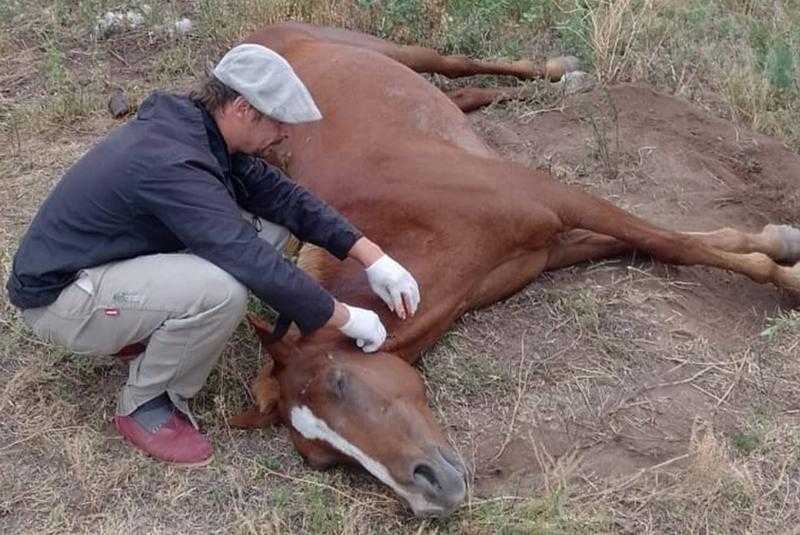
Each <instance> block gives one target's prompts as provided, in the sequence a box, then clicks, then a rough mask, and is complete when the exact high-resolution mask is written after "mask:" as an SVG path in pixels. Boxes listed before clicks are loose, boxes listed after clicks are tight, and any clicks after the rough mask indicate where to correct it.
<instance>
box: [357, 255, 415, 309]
mask: <svg viewBox="0 0 800 535" xmlns="http://www.w3.org/2000/svg"><path fill="white" fill-rule="evenodd" d="M367 279H369V285H370V287H371V288H372V291H373V292H375V293H376V294H378V296H379V297H380V298H381V299H383V302H384V303H386V305H387V306H388V307H389V309H390V310H392V311H393V312H394V313H395V314H397V316H398V317H399V318H400V319H406V316H407V315H408V316H413V315H414V314H415V313H416V312H417V306H418V305H419V285H418V284H417V281H416V280H414V277H413V276H412V275H411V273H409V272H408V271H407V270H406V269H405V268H404V267H403V266H401V265H400V264H398V263H397V262H395V261H394V260H393V259H392V257H390V256H389V255H387V254H384V255H383V256H382V257H380V258H379V259H378V260H377V261H376V262H375V263H373V264H372V265H370V266H369V267H367Z"/></svg>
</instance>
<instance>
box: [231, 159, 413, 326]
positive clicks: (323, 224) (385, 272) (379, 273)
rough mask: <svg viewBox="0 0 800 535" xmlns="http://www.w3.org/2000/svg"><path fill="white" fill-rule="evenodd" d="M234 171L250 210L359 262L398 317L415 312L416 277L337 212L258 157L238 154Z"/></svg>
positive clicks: (373, 288)
mask: <svg viewBox="0 0 800 535" xmlns="http://www.w3.org/2000/svg"><path fill="white" fill-rule="evenodd" d="M233 172H234V174H235V175H236V176H237V177H238V178H239V179H240V180H241V181H242V184H243V186H244V188H243V189H244V191H241V192H240V197H241V199H240V203H241V204H242V206H243V207H244V208H245V209H246V210H247V211H249V212H251V213H253V214H255V215H257V216H260V217H263V218H264V219H267V220H268V221H271V222H273V223H277V224H279V225H283V226H285V227H287V228H288V229H289V230H290V231H291V232H292V233H293V234H294V235H295V236H297V237H298V238H299V239H300V240H302V241H308V242H311V243H313V244H315V245H319V246H320V247H322V248H324V249H326V250H328V251H329V252H330V253H332V254H333V255H334V256H336V257H337V258H339V259H344V258H346V257H350V258H353V259H355V260H357V261H358V262H360V263H361V265H362V266H364V268H365V269H366V272H367V277H368V279H369V283H370V287H371V288H372V290H373V291H374V292H375V293H376V294H377V295H378V296H379V297H380V298H381V299H382V300H383V301H384V302H385V303H386V305H387V306H388V307H389V308H390V309H391V310H392V311H393V312H394V313H395V314H397V315H398V317H400V318H401V319H405V318H406V317H408V316H413V315H414V314H415V313H416V311H417V306H418V305H419V301H420V295H419V286H418V285H417V282H416V281H415V280H414V277H413V276H412V275H411V274H410V273H409V272H408V271H407V270H406V269H405V268H403V267H402V266H401V265H400V264H398V263H397V262H395V261H394V260H393V259H392V258H391V257H389V256H388V255H386V254H385V253H384V252H383V250H382V249H381V248H380V247H379V246H378V245H377V244H375V243H374V242H372V241H371V240H369V239H368V238H366V237H364V236H363V235H362V234H361V233H360V232H359V231H358V230H357V229H356V228H355V227H353V226H352V225H351V224H350V223H349V222H348V221H347V219H345V218H344V217H343V216H342V215H341V214H339V213H338V212H337V211H336V210H334V209H333V208H331V207H330V206H328V205H327V204H326V203H325V202H324V201H322V200H320V199H318V198H317V197H316V196H314V195H313V194H312V193H311V192H309V191H308V190H306V189H305V188H303V187H302V186H300V185H298V184H296V183H295V182H294V181H292V180H291V179H290V178H288V177H287V176H286V175H285V174H283V172H282V171H281V170H280V169H278V168H277V167H274V166H272V165H269V164H268V163H266V162H264V161H263V160H261V159H259V158H254V157H252V156H246V155H243V154H237V155H236V156H234V158H233Z"/></svg>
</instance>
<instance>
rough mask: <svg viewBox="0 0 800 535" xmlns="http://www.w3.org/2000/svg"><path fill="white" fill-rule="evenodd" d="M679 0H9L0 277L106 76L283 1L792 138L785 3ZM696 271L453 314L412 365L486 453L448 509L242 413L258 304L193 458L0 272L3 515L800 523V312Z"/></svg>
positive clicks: (258, 526) (300, 13)
mask: <svg viewBox="0 0 800 535" xmlns="http://www.w3.org/2000/svg"><path fill="white" fill-rule="evenodd" d="M668 4H669V5H666V4H665V3H660V2H655V1H650V0H646V1H643V2H633V1H620V2H607V1H604V0H602V1H593V2H572V1H567V0H564V1H560V2H533V1H525V0H514V1H508V2H490V1H488V0H475V1H473V2H467V1H466V0H462V1H454V0H453V1H445V0H425V1H422V0H405V1H400V0H396V1H392V2H390V1H388V0H384V1H383V2H356V1H350V0H334V1H331V2H321V1H315V0H276V1H266V0H261V1H259V0H247V1H244V2H233V1H228V0H216V1H211V0H204V1H201V2H179V1H171V2H165V3H162V5H163V12H162V13H161V14H160V15H159V17H156V16H153V17H151V19H149V20H148V21H147V24H146V25H145V26H144V27H142V28H139V29H136V30H130V31H127V32H123V33H120V34H117V35H114V36H112V37H110V38H108V39H105V40H98V39H97V38H96V36H93V34H92V29H91V28H92V24H93V21H94V20H95V17H96V16H97V15H98V14H100V13H102V12H104V11H105V10H107V9H111V8H116V7H118V6H119V5H120V4H119V2H116V1H111V0H108V1H106V0H96V1H93V2H82V3H80V5H79V6H78V7H77V8H76V7H75V5H74V4H73V3H71V2H66V1H59V0H54V1H44V0H39V1H35V2H21V1H12V0H9V1H7V2H5V3H2V4H0V27H2V31H0V142H1V143H0V176H2V177H3V179H2V180H3V187H2V188H0V205H1V206H2V207H3V209H2V211H0V278H2V279H3V280H5V278H6V276H7V274H8V271H9V266H10V263H11V259H12V255H13V252H14V250H15V249H16V243H17V241H18V240H19V239H20V237H21V235H22V233H23V232H24V229H25V227H26V225H27V224H28V222H29V221H30V219H31V217H32V216H33V214H34V213H35V210H36V208H37V206H38V204H39V203H40V202H41V200H42V199H43V198H44V196H45V195H46V194H47V192H48V191H49V189H50V188H51V187H52V185H53V184H54V182H55V181H56V180H57V179H58V177H59V175H60V174H61V172H63V170H64V169H66V168H67V167H68V166H69V165H70V164H71V163H72V162H74V161H75V160H76V159H77V158H78V157H79V156H80V154H82V153H83V152H84V151H85V150H87V149H88V147H90V146H91V145H92V143H94V142H95V140H96V139H97V138H98V137H100V136H102V135H103V134H105V133H106V132H108V131H109V130H110V129H111V128H113V126H114V125H115V124H116V123H115V122H114V121H112V120H111V119H109V118H108V117H107V114H106V112H105V102H106V99H107V97H108V96H109V94H110V91H111V90H112V89H113V88H114V87H118V86H119V87H123V88H125V89H126V90H127V91H128V92H129V94H131V95H132V97H133V98H134V99H140V98H141V97H142V96H143V95H144V94H146V93H147V92H148V91H149V90H151V89H153V88H156V87H170V88H179V87H185V86H186V85H187V84H188V83H189V82H190V81H191V80H192V79H193V77H194V76H195V75H196V74H198V73H200V72H202V71H203V69H204V68H205V66H206V65H207V63H208V62H209V61H213V59H214V58H216V57H217V56H218V54H219V51H220V50H221V49H222V48H223V47H224V46H227V45H228V44H229V43H231V42H232V41H235V40H236V39H237V38H239V37H240V36H241V35H243V34H244V33H246V32H247V31H248V30H250V29H252V28H254V27H255V26H257V25H260V24H262V23H264V22H270V21H278V20H286V19H301V20H308V21H311V22H316V23H327V24H334V25H338V26H343V27H348V28H355V29H362V30H368V31H371V32H373V33H375V34H378V35H384V36H390V37H393V38H396V39H399V40H405V41H419V42H422V43H425V44H429V45H435V46H437V47H440V48H443V49H446V50H450V51H454V52H470V53H476V52H480V53H481V54H482V55H486V56H508V55H515V54H517V55H518V54H521V53H528V54H534V53H536V54H539V53H545V52H547V53H553V54H555V53H560V52H563V51H566V52H570V53H575V54H580V55H582V56H583V57H584V58H586V59H588V60H589V61H590V65H592V66H593V67H591V68H592V69H593V70H594V72H595V74H596V75H597V76H598V77H599V78H600V79H601V80H603V81H607V82H615V81H625V80H644V81H648V82H650V83H652V84H654V85H655V86H657V87H659V88H662V89H665V90H668V91H672V92H674V93H676V94H679V95H683V96H685V97H687V98H691V99H694V100H695V101H696V102H698V103H700V104H701V105H703V106H705V107H706V108H708V109H709V110H712V111H714V112H715V113H718V114H720V115H723V116H727V117H733V118H738V119H740V120H742V121H744V122H745V123H746V124H748V125H751V126H754V127H755V128H757V129H759V130H762V131H766V132H769V133H773V134H776V135H779V136H780V137H781V139H784V140H785V141H786V142H787V144H790V145H791V146H793V147H795V148H796V147H798V146H800V129H798V126H797V122H796V117H797V112H798V110H799V109H800V108H798V102H797V100H798V99H797V87H796V79H797V78H796V76H797V72H798V69H800V65H798V62H797V61H796V57H795V63H794V64H790V67H791V69H793V72H794V76H795V78H794V81H795V82H794V83H795V85H794V87H791V86H790V87H782V86H780V85H776V84H780V83H781V82H780V80H782V79H783V78H781V76H782V75H783V74H785V72H784V71H785V70H786V69H787V68H789V67H787V66H786V60H785V57H784V56H782V55H781V54H782V53H781V52H780V51H781V50H782V48H781V47H782V46H783V45H782V43H784V42H785V43H788V44H789V45H790V48H791V47H793V49H794V50H797V48H798V47H797V46H796V45H797V44H798V43H799V42H800V34H798V33H797V31H796V28H797V27H800V26H799V25H798V24H800V13H799V11H800V9H798V5H797V2H796V1H789V0H786V1H783V2H780V1H776V2H754V1H751V0H719V1H714V2H699V1H693V0H680V1H678V2H670V3H668ZM136 5H138V4H137V3H136V2H130V3H128V4H125V6H124V7H125V8H134V7H135V6H136ZM182 15H187V16H190V17H191V18H193V20H194V21H195V22H196V28H195V30H194V31H193V32H192V34H190V35H189V36H187V37H185V38H183V39H178V38H175V37H169V36H167V35H164V34H161V33H158V32H157V31H155V30H154V25H155V24H157V23H158V21H157V20H156V19H158V18H161V19H164V20H170V19H171V17H178V16H182ZM762 26H763V27H764V28H767V30H765V31H766V34H765V35H766V37H764V38H763V39H762V38H761V37H758V35H761V34H758V32H759V31H761V29H760V28H762ZM753 28H756V30H754V29H753ZM751 34H752V35H756V37H752V39H751V38H750V37H748V36H750V35H751ZM754 43H755V44H754ZM758 43H763V47H762V48H761V49H759V48H758V46H761V45H758ZM756 45H758V46H756ZM781 58H784V59H781ZM782 61H783V63H781V62H782ZM492 83H496V82H492ZM542 98H551V97H547V96H545V97H542ZM513 106H516V105H512V107H511V108H510V109H512V110H516V111H518V112H519V114H524V113H528V111H530V110H527V109H526V108H524V106H525V105H524V104H521V105H519V106H523V107H520V108H514V107H513ZM597 121H598V122H597V125H598V127H597V129H596V130H597V134H596V135H595V136H594V141H593V143H594V144H595V145H596V147H595V149H596V150H597V151H598V154H600V158H601V159H603V158H605V159H606V160H607V162H609V164H608V165H611V164H613V169H612V170H613V171H614V174H615V176H616V178H617V179H615V180H613V181H607V182H609V183H611V185H610V186H609V187H621V186H620V184H625V183H627V181H629V180H630V179H631V175H630V174H626V172H627V171H626V169H625V166H626V165H627V163H626V162H625V161H624V160H622V159H617V160H614V161H613V162H612V158H620V152H621V149H620V148H619V146H618V143H619V136H618V135H617V134H615V133H614V129H615V124H614V120H610V121H609V120H606V119H605V118H602V117H601V118H598V120H597ZM623 149H624V147H623ZM603 151H605V152H603ZM603 154H605V156H603ZM556 164H557V162H556ZM609 173H610V171H609ZM610 174H611V173H610ZM620 176H622V178H623V179H624V180H622V179H619V177H620ZM595 178H596V176H595V175H594V174H593V173H592V174H587V173H584V174H580V173H578V174H575V173H573V175H571V178H570V180H571V181H575V182H577V183H584V184H586V185H590V184H591V183H593V182H595ZM623 193H624V192H623ZM623 193H619V195H621V196H623V197H624V195H623ZM617 200H620V201H622V202H624V198H618V199H617ZM696 286H697V285H696V284H693V283H690V282H687V281H686V280H684V279H683V278H682V276H681V272H680V271H678V272H675V271H672V270H668V269H664V268H660V267H657V266H654V265H652V264H650V263H641V262H634V263H616V262H612V263H600V264H596V265H594V266H591V267H588V268H587V267H580V268H572V269H567V270H562V271H560V272H558V273H556V274H552V275H549V276H547V277H543V278H542V279H541V280H540V281H538V282H537V283H535V284H534V285H532V286H531V287H530V288H528V289H527V290H526V291H524V292H521V293H520V294H518V295H516V296H514V297H513V298H512V299H510V300H508V301H507V302H505V303H503V304H501V305H498V306H497V307H494V308H492V309H490V310H487V311H484V312H481V313H475V314H469V315H468V316H467V317H465V318H464V319H463V320H462V321H461V322H460V323H459V324H458V325H457V326H455V328H454V329H453V330H452V331H451V332H450V333H449V334H448V335H447V336H446V337H445V338H444V339H443V340H442V341H441V342H440V343H439V344H438V345H437V346H436V347H435V348H434V349H433V350H432V351H431V352H430V354H428V355H427V356H426V357H425V359H424V360H423V363H422V364H421V371H422V372H423V373H424V375H425V377H426V381H427V384H428V393H429V398H430V400H431V403H432V405H433V407H434V409H435V411H436V412H437V414H438V415H439V417H440V419H441V421H442V422H444V423H445V424H446V430H447V432H448V433H449V435H450V436H451V438H452V440H453V441H454V443H455V444H456V446H457V447H458V449H459V451H461V453H462V455H463V456H464V458H465V460H466V461H467V463H468V464H469V465H470V466H471V467H472V468H473V470H472V474H471V481H470V483H471V489H470V496H469V500H468V502H467V504H466V505H465V506H464V507H463V508H462V509H461V510H459V511H458V512H456V514H454V515H453V517H452V518H450V519H447V520H443V521H432V520H416V519H412V518H410V516H409V513H408V512H407V510H406V508H405V506H404V505H403V504H401V503H399V502H398V501H397V499H396V498H394V497H393V496H392V495H390V494H389V493H388V492H387V491H386V490H385V489H384V488H382V487H381V486H379V485H378V484H377V483H376V482H374V481H373V480H372V479H371V478H369V477H367V476H365V475H363V474H360V473H353V472H349V471H344V470H334V471H331V472H325V473H318V472H314V471H311V470H310V469H308V468H307V467H305V466H304V465H303V463H302V462H301V460H300V459H299V458H298V456H297V455H296V454H295V453H294V451H293V448H292V447H291V444H290V442H289V439H288V436H287V433H286V430H285V429H275V430H266V431H259V432H241V431H236V430H233V429H230V428H229V427H228V425H227V423H226V422H227V419H228V418H229V417H230V415H232V414H234V413H235V412H236V411H237V410H238V409H240V408H241V407H242V406H243V405H244V404H245V403H246V402H247V399H246V398H247V393H246V384H247V382H248V381H249V379H250V378H251V377H252V375H253V373H254V371H255V368H256V367H257V365H258V359H259V357H258V352H259V348H258V346H257V343H256V341H255V340H254V338H253V336H252V335H251V333H249V332H248V330H247V328H245V327H244V326H243V327H242V328H241V329H240V330H239V331H238V332H237V334H236V335H235V337H234V338H233V339H232V340H231V342H230V344H229V346H228V348H227V349H226V352H225V354H224V356H223V360H222V363H221V365H220V366H219V367H218V369H217V370H215V372H214V374H213V375H212V377H211V379H210V380H209V383H208V385H207V387H206V388H205V389H204V390H203V392H202V393H201V395H200V396H199V397H198V398H197V399H196V400H195V402H194V408H195V410H196V412H197V414H198V415H199V416H200V417H201V418H202V420H203V421H204V423H205V426H206V429H207V430H208V432H209V433H210V435H211V437H212V439H213V441H214V442H215V444H216V445H217V448H218V455H217V459H216V460H215V462H214V463H213V464H212V465H211V466H210V467H209V468H208V469H207V470H201V471H189V472H186V471H179V470H175V469H171V468H164V467H163V466H161V465H159V464H156V463H153V462H151V461H149V460H147V459H144V458H140V457H138V456H137V455H135V454H133V453H132V452H131V451H130V449H129V448H127V447H126V446H124V445H123V444H122V443H120V441H119V440H118V438H117V437H116V435H115V433H114V432H113V431H112V430H111V429H110V428H109V425H108V421H109V418H110V416H111V414H112V411H113V406H114V396H115V393H116V390H117V389H118V387H119V385H120V383H121V382H122V381H123V380H124V373H125V370H124V369H123V368H122V367H120V366H119V365H117V364H116V363H115V362H114V361H113V360H112V359H96V360H85V359H81V358H79V357H76V356H73V355H71V354H69V353H66V352H64V351H62V350H60V349H58V348H55V347H51V346H47V345H44V344H42V343H40V342H38V341H37V340H34V339H33V338H31V335H30V333H29V332H27V330H26V329H25V328H24V326H23V324H22V323H21V321H19V319H18V317H17V316H16V314H15V312H14V311H13V308H12V307H11V306H10V305H9V304H8V302H7V301H6V297H5V294H2V296H0V370H2V373H0V422H1V423H0V489H2V490H0V531H3V532H8V533H11V532H19V533H65V532H69V533H77V532H86V533H106V532H108V533H119V532H132V531H135V532H148V533H163V532H170V533H187V532H209V533H215V532H220V533H223V532H224V533H231V532H233V533H286V532H296V533H375V532H395V533H407V532H418V533H495V532H505V533H600V532H627V533H663V532H697V533H707V532H717V533H729V532H741V533H745V532H750V533H772V532H778V531H781V530H790V529H794V527H795V526H796V525H797V523H798V521H800V518H798V517H800V483H799V481H800V456H798V454H797V452H798V451H800V428H798V425H797V415H798V414H799V413H798V411H799V410H800V408H799V407H800V386H798V385H800V366H799V365H798V364H797V362H796V359H797V355H798V354H799V353H800V334H798V325H799V324H800V320H799V319H798V317H797V315H796V314H793V313H787V312H785V313H780V314H775V315H773V316H772V319H770V320H767V319H765V318H763V317H761V316H760V315H759V313H758V312H755V311H747V310H744V311H741V312H740V315H739V316H738V317H737V318H738V319H737V321H740V322H741V323H742V324H743V325H744V326H745V329H744V330H743V332H739V331H737V330H736V329H732V328H730V329H728V330H725V331H723V332H718V331H717V330H716V329H714V328H713V325H712V326H709V325H705V324H703V323H702V322H701V321H699V320H697V318H694V316H692V313H691V311H692V310H691V309H692V307H693V306H697V305H698V303H700V301H701V300H700V298H699V297H698V296H697V295H694V293H693V292H695V291H696ZM700 304H702V303H700ZM731 325H733V323H731ZM754 326H755V327H754ZM754 329H755V332H753V331H754ZM764 329H767V330H766V331H765V333H764V335H763V336H759V334H758V333H759V332H760V331H762V330H764Z"/></svg>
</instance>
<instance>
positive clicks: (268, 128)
mask: <svg viewBox="0 0 800 535" xmlns="http://www.w3.org/2000/svg"><path fill="white" fill-rule="evenodd" d="M232 111H233V112H234V117H235V119H236V126H237V130H238V135H237V137H238V139H239V142H238V147H237V152H243V153H245V154H251V155H253V156H264V155H266V153H267V150H268V149H269V148H270V147H271V146H273V145H277V144H278V143H280V142H282V141H283V140H284V139H286V138H287V137H289V125H287V124H286V123H282V122H280V121H276V120H274V119H270V118H269V117H266V116H264V115H263V114H261V113H259V112H258V110H256V109H255V108H253V107H252V106H250V104H248V103H247V102H246V101H245V100H244V99H242V98H237V99H236V101H234V103H233V110H232Z"/></svg>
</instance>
